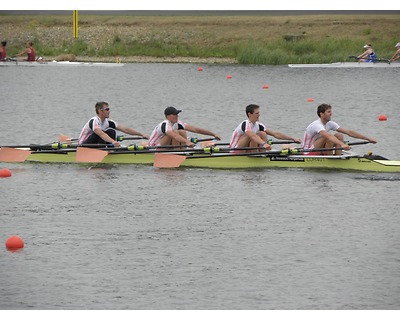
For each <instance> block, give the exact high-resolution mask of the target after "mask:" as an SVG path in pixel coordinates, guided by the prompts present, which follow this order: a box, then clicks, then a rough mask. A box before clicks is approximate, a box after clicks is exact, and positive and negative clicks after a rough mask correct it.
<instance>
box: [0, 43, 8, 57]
mask: <svg viewBox="0 0 400 320" xmlns="http://www.w3.org/2000/svg"><path fill="white" fill-rule="evenodd" d="M6 45H7V41H2V42H1V47H0V61H5V60H6V58H7V51H6Z"/></svg>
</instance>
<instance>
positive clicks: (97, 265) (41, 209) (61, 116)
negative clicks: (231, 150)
mask: <svg viewBox="0 0 400 320" xmlns="http://www.w3.org/2000/svg"><path fill="white" fill-rule="evenodd" d="M198 67H202V68H203V71H198ZM396 69H398V68H391V69H389V68H388V69H384V68H382V69H381V68H379V69H378V68H377V69H374V68H371V69H342V68H340V69H333V68H332V69H318V68H315V69H314V68H307V69H291V68H288V67H286V66H240V65H195V64H129V65H125V66H123V67H119V68H107V67H65V66H64V67H40V68H29V67H2V68H0V73H1V78H2V82H1V84H0V98H1V101H2V103H1V104H0V112H1V114H2V117H1V119H2V124H1V130H0V142H1V145H8V144H13V145H14V144H30V143H40V144H41V143H49V142H54V141H57V138H58V135H59V134H61V133H63V134H66V135H69V136H71V137H75V138H77V137H78V136H79V133H80V131H81V129H82V127H83V125H84V124H85V123H86V121H87V120H88V119H89V118H90V117H92V116H93V115H94V113H95V112H94V106H95V103H96V102H97V101H101V100H105V101H108V102H109V103H110V107H111V115H110V117H111V118H112V119H114V120H116V121H117V122H120V123H123V124H125V125H127V126H130V127H133V128H134V129H137V130H139V131H141V132H146V133H148V134H150V133H151V131H152V129H153V128H154V126H155V125H156V124H158V123H159V122H161V121H162V120H163V118H164V115H163V111H164V109H165V108H166V107H167V106H171V105H174V106H176V107H177V108H179V109H182V110H183V111H182V113H181V114H180V118H181V119H182V120H184V121H186V122H188V123H190V124H192V125H195V126H198V127H203V128H207V129H210V130H212V131H214V132H216V133H218V134H220V135H221V136H222V138H223V141H229V139H230V136H231V133H232V131H233V130H234V128H235V127H236V126H237V125H238V124H239V123H240V121H242V120H244V119H245V118H246V115H245V111H244V110H245V107H246V105H248V104H250V103H256V104H259V105H260V106H261V113H262V115H261V117H260V121H261V122H263V123H264V124H265V125H267V127H269V128H271V129H272V130H277V131H281V132H284V133H287V134H289V135H292V136H294V137H298V138H301V139H302V138H303V133H304V130H305V128H306V127H307V125H308V124H309V123H310V122H312V121H313V120H315V119H316V118H317V114H316V107H317V106H318V105H319V104H321V103H329V104H331V105H332V106H333V120H334V121H336V122H338V123H339V124H340V125H341V126H343V127H346V128H349V129H353V130H356V131H359V132H361V133H363V134H365V135H367V136H370V137H374V138H376V139H377V140H378V144H376V145H362V146H356V147H354V148H353V150H354V151H358V152H360V153H361V154H363V153H366V152H368V151H372V152H373V153H375V154H379V155H382V156H385V157H387V158H389V159H392V160H398V159H400V149H399V148H398V137H399V134H398V128H399V124H400V121H399V119H400V108H399V93H398V84H397V82H398V81H397V80H398V77H399V72H400V69H399V70H396ZM227 76H231V78H230V79H228V78H227ZM264 85H268V89H263V86H264ZM396 92H397V93H396ZM309 98H313V99H314V102H308V99H309ZM380 114H386V115H387V117H388V120H387V121H378V117H379V115H380ZM189 136H192V137H201V136H196V135H194V134H191V135H189ZM349 140H352V139H351V138H350V139H349ZM4 167H7V168H9V169H10V170H11V171H12V173H13V175H12V177H10V178H4V179H0V193H1V198H0V199H1V200H0V208H1V210H0V240H1V241H3V243H4V242H5V241H6V240H7V238H8V237H10V236H12V235H14V234H16V235H19V236H20V237H21V238H23V239H24V241H25V247H24V249H22V250H21V251H19V252H9V251H7V250H6V248H5V246H3V249H2V250H0V270H1V273H0V283H1V287H2V295H1V296H0V309H10V310H14V309H24V310H34V309H51V310H64V309H79V310H83V309H91V310H94V309H109V310H125V309H126V310H147V309H152V310H164V309H172V310H181V309H184V310H204V309H211V310H226V309H234V310H236V309H240V310H249V309H256V310H275V309H285V310H317V309H318V310H353V309H355V310H364V309H367V310H375V309H380V310H393V309H399V307H400V301H399V298H398V297H399V296H400V268H399V262H400V234H399V231H398V226H399V225H400V215H399V214H398V210H399V209H398V208H399V205H400V199H399V188H400V175H398V174H387V173H386V174H379V173H358V172H332V171H321V170H300V169H286V170H285V169H266V170H209V169H157V168H153V167H152V166H140V165H119V166H118V165H116V166H105V167H89V168H88V167H86V166H80V165H64V164H56V165H48V164H18V163H2V164H0V168H4Z"/></svg>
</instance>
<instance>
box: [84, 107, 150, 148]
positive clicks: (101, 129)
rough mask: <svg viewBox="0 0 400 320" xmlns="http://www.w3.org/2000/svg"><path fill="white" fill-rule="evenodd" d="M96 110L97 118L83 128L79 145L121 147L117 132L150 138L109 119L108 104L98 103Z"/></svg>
mask: <svg viewBox="0 0 400 320" xmlns="http://www.w3.org/2000/svg"><path fill="white" fill-rule="evenodd" d="M95 110H96V116H94V117H93V118H91V119H90V120H89V121H88V122H87V123H86V124H85V126H84V127H83V128H82V131H81V134H80V136H79V144H107V143H111V144H113V145H114V146H115V147H120V146H121V144H120V143H119V142H118V141H117V130H118V131H122V132H124V133H127V134H132V135H138V136H142V137H144V138H145V139H148V138H149V135H147V134H144V133H141V132H139V131H136V130H134V129H131V128H128V127H126V126H124V125H122V124H119V123H117V122H116V121H114V120H111V119H109V117H110V107H109V105H108V103H107V102H104V101H100V102H97V103H96V105H95Z"/></svg>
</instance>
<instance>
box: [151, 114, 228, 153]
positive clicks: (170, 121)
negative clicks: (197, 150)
mask: <svg viewBox="0 0 400 320" xmlns="http://www.w3.org/2000/svg"><path fill="white" fill-rule="evenodd" d="M181 112H182V110H178V109H176V108H175V107H172V106H171V107H167V108H166V109H165V110H164V116H165V120H164V121H163V122H161V123H159V124H158V125H157V126H156V127H155V128H154V130H153V132H152V133H151V135H150V139H149V145H150V146H167V145H173V146H188V147H194V145H195V144H194V143H193V142H192V141H190V140H189V139H187V135H186V131H190V132H194V133H199V134H204V135H209V136H212V137H214V138H215V139H217V140H221V137H220V136H219V135H218V134H216V133H214V132H212V131H210V130H207V129H203V128H199V127H195V126H192V125H190V124H188V123H186V122H183V121H180V120H179V119H178V115H179V113H181Z"/></svg>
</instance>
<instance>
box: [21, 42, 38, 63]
mask: <svg viewBox="0 0 400 320" xmlns="http://www.w3.org/2000/svg"><path fill="white" fill-rule="evenodd" d="M24 54H26V55H27V57H26V59H24V61H29V62H33V61H36V50H35V48H34V47H33V43H32V42H31V41H28V42H27V43H26V49H25V50H24V51H22V52H20V53H18V54H16V56H17V57H19V56H22V55H24Z"/></svg>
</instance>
